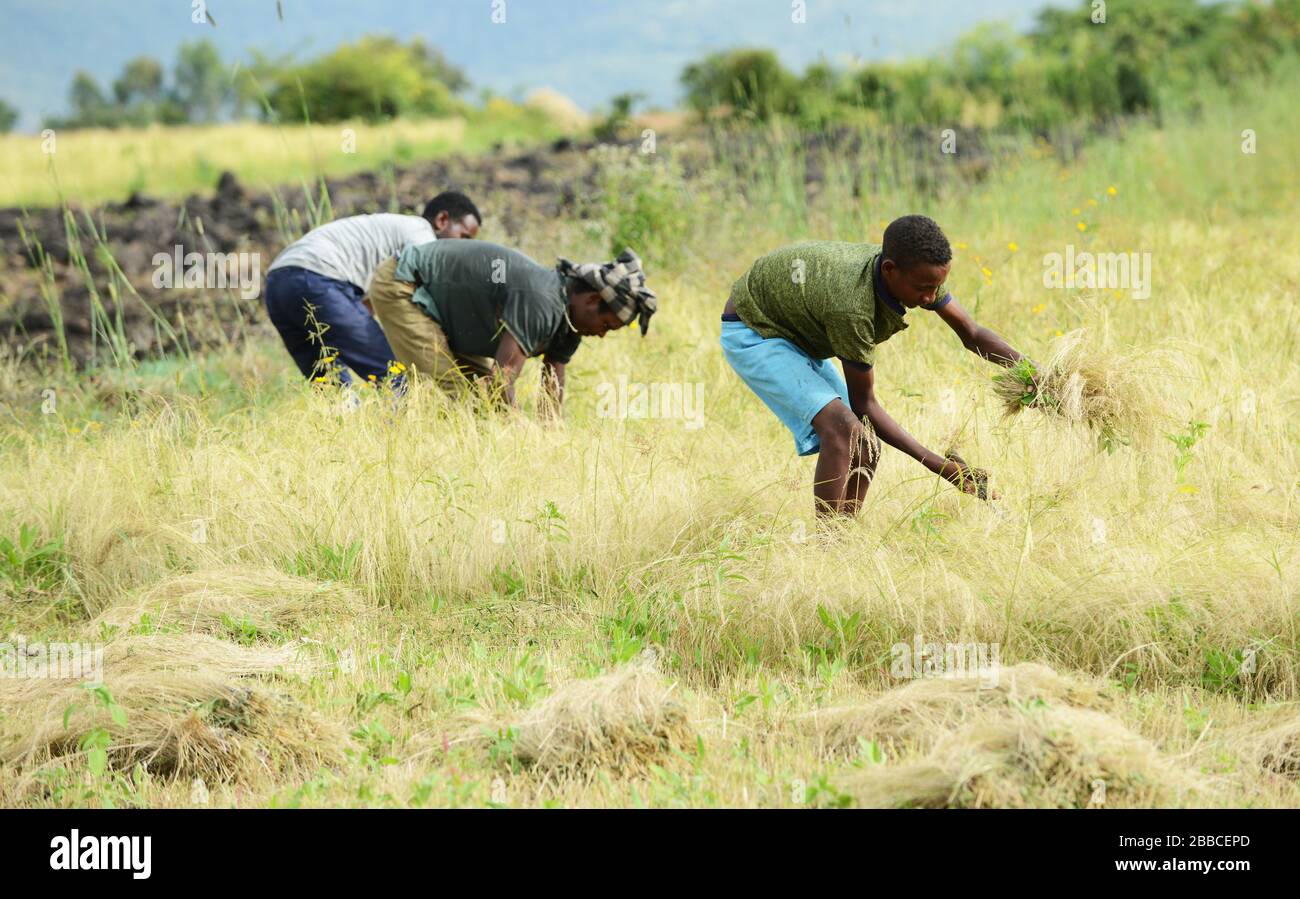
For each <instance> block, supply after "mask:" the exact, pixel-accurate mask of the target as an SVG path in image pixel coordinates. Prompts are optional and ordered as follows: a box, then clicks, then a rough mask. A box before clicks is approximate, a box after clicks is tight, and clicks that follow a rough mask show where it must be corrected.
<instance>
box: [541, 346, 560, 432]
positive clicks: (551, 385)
mask: <svg viewBox="0 0 1300 899" xmlns="http://www.w3.org/2000/svg"><path fill="white" fill-rule="evenodd" d="M563 406H564V363H563V362H555V361H552V360H551V359H548V358H545V357H543V358H542V402H541V408H540V411H541V414H542V418H544V419H548V420H555V419H558V418H559V417H560V410H561V409H562V408H563Z"/></svg>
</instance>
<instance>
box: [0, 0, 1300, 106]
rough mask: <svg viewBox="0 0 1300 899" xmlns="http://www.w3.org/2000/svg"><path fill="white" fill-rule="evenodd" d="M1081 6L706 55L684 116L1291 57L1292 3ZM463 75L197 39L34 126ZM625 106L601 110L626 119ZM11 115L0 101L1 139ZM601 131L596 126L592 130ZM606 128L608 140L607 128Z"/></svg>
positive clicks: (1138, 88) (1153, 101)
mask: <svg viewBox="0 0 1300 899" xmlns="http://www.w3.org/2000/svg"><path fill="white" fill-rule="evenodd" d="M1111 7H1112V9H1110V10H1107V5H1106V3H1105V2H1103V0H1082V2H1081V3H1079V4H1078V5H1077V6H1075V7H1074V8H1071V9H1062V8H1055V7H1053V8H1048V9H1044V10H1042V11H1041V12H1040V13H1039V14H1038V16H1037V19H1036V24H1035V26H1034V27H1033V28H1032V29H1031V30H1030V32H1029V33H1027V34H1019V33H1017V32H1015V31H1013V30H1012V29H1010V28H1009V27H1008V26H1005V25H998V24H982V25H979V26H977V27H976V28H974V29H972V30H971V31H969V32H967V33H966V34H965V35H964V36H963V37H962V38H960V39H959V40H958V41H957V42H956V44H955V45H954V46H952V47H951V48H949V49H947V50H945V51H943V52H940V53H936V54H933V55H932V56H930V57H927V58H919V59H909V60H905V61H902V62H890V63H868V64H863V65H857V66H851V67H836V66H832V65H830V64H828V63H825V62H819V63H815V64H813V65H811V66H809V67H807V69H805V71H804V72H803V73H802V74H796V73H794V72H792V71H790V70H788V69H787V68H785V66H784V65H782V63H781V61H780V58H779V57H778V56H777V54H776V53H775V52H774V51H772V50H769V49H738V50H729V51H724V52H718V53H713V54H710V55H708V56H706V57H704V58H703V59H701V60H699V61H697V62H694V63H691V64H690V65H688V66H686V68H685V69H684V71H683V72H682V74H681V83H682V86H683V88H684V91H685V98H686V104H687V106H688V107H690V108H691V109H693V110H695V111H696V112H697V113H699V115H700V116H701V117H703V118H706V119H715V118H719V117H721V118H725V119H730V120H750V121H768V120H771V119H774V118H790V119H794V120H796V121H798V122H799V123H800V124H803V125H807V126H813V127H820V126H826V125H831V124H836V123H852V122H864V123H867V124H872V123H890V124H900V125H919V124H935V123H952V124H960V125H962V126H966V127H970V126H979V127H989V128H996V127H1009V128H1024V129H1031V130H1036V131H1044V130H1047V129H1050V128H1052V127H1054V126H1056V125H1060V124H1063V123H1066V122H1079V121H1081V120H1083V121H1104V120H1107V119H1112V118H1115V117H1118V116H1123V115H1132V114H1142V113H1151V112H1157V113H1158V112H1159V108H1160V103H1161V97H1162V96H1163V95H1167V94H1169V93H1170V92H1173V93H1178V92H1181V93H1183V94H1184V95H1186V94H1189V93H1192V92H1194V91H1195V90H1196V88H1197V86H1198V85H1199V84H1202V83H1204V80H1205V79H1210V80H1212V81H1214V82H1216V83H1220V84H1229V83H1232V82H1234V81H1235V80H1238V79H1241V78H1244V77H1249V76H1250V75H1252V74H1255V73H1257V72H1259V71H1261V70H1263V69H1265V68H1266V67H1267V66H1269V65H1270V64H1271V63H1272V62H1273V61H1274V60H1275V59H1276V58H1277V57H1279V56H1280V55H1283V54H1294V53H1295V52H1296V51H1297V50H1300V0H1272V2H1266V0H1245V2H1220V3H1205V2H1201V0H1143V2H1142V3H1122V4H1121V3H1119V2H1114V3H1112V4H1111ZM469 86H470V84H469V80H468V79H467V78H466V76H465V73H464V72H463V71H462V70H461V69H459V68H457V67H456V66H454V65H452V64H451V63H450V62H448V61H447V59H446V58H445V57H444V56H443V55H442V53H441V52H440V51H439V50H437V49H436V48H434V47H431V46H429V45H428V44H426V43H424V42H423V41H422V40H420V39H419V38H416V39H414V40H411V41H409V42H406V43H403V42H401V41H398V40H397V39H395V38H392V37H384V36H366V37H362V38H360V39H359V40H357V41H355V42H352V43H346V44H343V45H341V46H339V47H337V48H335V49H334V50H332V51H330V52H328V53H325V54H323V55H321V56H319V57H316V58H314V59H310V60H307V61H303V62H298V61H295V60H293V59H292V58H290V57H282V58H272V57H268V56H265V55H262V54H259V53H254V54H253V59H252V61H251V62H249V63H247V64H243V65H229V64H227V63H225V62H223V61H222V59H221V58H220V56H219V54H218V52H217V50H216V48H215V47H214V46H213V45H212V44H211V43H210V42H208V41H198V42H194V43H188V44H183V45H182V46H181V47H180V48H179V49H178V51H177V54H176V59H175V61H174V63H173V65H172V68H171V73H170V78H168V77H167V73H166V72H165V70H164V67H163V65H162V63H160V62H159V61H158V60H156V59H153V58H151V57H148V56H141V57H137V58H136V59H133V60H131V61H130V62H128V63H127V64H126V65H125V66H124V67H123V69H122V72H121V74H119V75H118V77H117V78H116V79H114V80H113V82H112V83H111V85H109V87H108V88H107V89H105V88H102V87H101V86H100V85H99V84H98V83H97V82H96V80H95V79H94V78H93V77H92V76H91V75H89V74H88V73H86V72H78V73H77V74H76V75H75V76H74V78H73V81H72V86H71V88H70V89H69V92H68V107H69V112H68V114H67V115H65V116H60V117H56V118H52V119H49V120H47V122H46V125H47V126H49V127H56V128H57V127H61V128H85V127H109V128H112V127H120V126H127V125H131V126H139V125H148V124H153V123H158V124H164V125H173V124H186V123H202V122H214V121H221V120H226V119H234V118H244V117H248V116H250V115H252V116H257V117H259V118H262V119H263V120H274V121H288V122H300V121H305V120H311V121H316V122H333V121H341V120H344V119H364V120H368V121H379V120H384V119H390V118H399V117H436V116H447V115H453V114H456V113H459V112H463V111H464V110H465V109H466V103H465V101H464V99H463V95H464V94H465V92H466V91H467V89H468V88H469ZM638 98H639V95H635V94H621V95H619V96H618V97H616V98H615V99H614V101H613V107H612V109H613V111H612V112H611V113H610V115H609V117H608V119H607V120H606V121H607V122H614V121H621V120H622V119H626V117H627V115H628V114H629V112H630V110H631V106H632V103H633V102H635V100H636V99H638ZM16 120H17V113H16V111H14V110H13V109H12V108H11V107H9V106H7V105H5V104H4V103H3V102H0V131H4V130H8V129H9V128H11V127H12V126H13V124H14V123H15V121H16ZM602 127H605V126H602ZM608 127H611V128H612V127H613V126H608Z"/></svg>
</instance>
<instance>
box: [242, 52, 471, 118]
mask: <svg viewBox="0 0 1300 899" xmlns="http://www.w3.org/2000/svg"><path fill="white" fill-rule="evenodd" d="M440 74H442V75H443V76H444V77H446V73H445V71H443V70H441V69H440V68H439V66H438V64H437V63H436V61H435V60H434V59H433V58H431V56H430V53H429V51H428V49H427V48H426V47H425V45H424V44H423V43H421V42H419V41H414V42H412V43H410V44H402V43H399V42H398V41H397V40H396V39H394V38H391V37H363V38H361V39H360V40H358V41H357V42H355V43H352V44H344V45H342V46H340V47H338V48H337V49H335V50H334V51H332V52H330V53H327V54H326V55H324V56H321V57H319V58H317V59H314V60H312V61H310V62H307V63H304V64H302V65H298V66H287V67H284V68H280V69H278V70H277V71H275V72H274V73H273V74H272V81H271V86H270V88H269V90H268V91H267V102H268V103H269V105H270V107H271V109H272V111H273V112H274V113H275V114H276V115H278V116H279V117H280V118H281V119H283V120H286V121H303V120H306V119H310V120H311V121H316V122H337V121H342V120H344V119H364V120H366V121H371V122H375V121H382V120H384V119H392V118H397V117H399V116H410V117H429V116H445V115H450V114H453V113H455V112H458V111H459V110H460V104H459V103H458V101H457V100H456V99H455V97H454V96H453V95H452V89H451V87H449V86H448V84H447V83H445V82H444V81H441V80H439V77H438V76H439V75H440Z"/></svg>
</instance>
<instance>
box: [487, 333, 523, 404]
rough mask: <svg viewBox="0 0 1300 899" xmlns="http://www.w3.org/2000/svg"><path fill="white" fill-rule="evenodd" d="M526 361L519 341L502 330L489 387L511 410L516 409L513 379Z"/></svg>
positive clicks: (517, 375)
mask: <svg viewBox="0 0 1300 899" xmlns="http://www.w3.org/2000/svg"><path fill="white" fill-rule="evenodd" d="M527 359H528V357H527V356H525V355H524V348H523V347H521V346H520V345H519V341H517V340H515V338H514V335H513V334H511V333H510V332H509V331H505V330H503V331H502V332H501V343H500V344H498V345H497V354H496V363H497V364H496V368H495V369H493V372H492V385H491V386H492V388H493V390H494V391H499V393H500V396H501V398H502V400H503V401H504V402H505V404H506V405H507V406H509V407H510V408H511V409H516V408H518V406H517V405H516V403H515V379H517V378H518V377H519V373H520V372H521V371H523V368H524V362H525V361H526V360H527Z"/></svg>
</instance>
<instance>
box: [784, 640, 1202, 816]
mask: <svg viewBox="0 0 1300 899" xmlns="http://www.w3.org/2000/svg"><path fill="white" fill-rule="evenodd" d="M1114 708H1115V700H1114V699H1113V698H1112V697H1111V695H1110V691H1109V689H1108V688H1107V687H1106V685H1105V684H1104V683H1102V682H1100V681H1096V680H1092V679H1088V678H1075V677H1069V676H1066V675H1062V674H1059V673H1057V672H1055V671H1053V670H1052V669H1051V668H1048V667H1046V666H1045V665H1039V664H1033V663H1026V664H1021V665H1016V666H1013V667H1010V668H1002V669H997V676H996V678H993V677H989V678H988V679H985V680H981V679H980V678H977V677H961V678H957V677H952V678H931V679H924V680H918V681H915V682H912V683H909V684H907V685H905V686H902V687H898V688H896V689H893V690H890V691H888V692H886V693H884V694H882V695H880V696H878V697H876V698H875V699H873V700H871V701H870V702H868V703H866V704H864V705H861V706H856V707H841V708H838V709H829V710H826V711H822V712H817V713H815V714H812V715H807V716H805V717H804V719H803V721H804V722H805V724H807V725H808V726H810V729H811V732H812V733H813V734H814V735H815V736H816V737H817V739H818V740H819V742H820V743H821V748H822V751H823V753H826V754H829V755H831V756H840V757H843V756H845V755H847V754H849V753H850V752H856V751H857V748H858V746H859V745H860V741H863V740H865V741H873V742H875V743H877V744H879V745H881V746H883V747H884V748H885V752H886V758H887V759H888V760H889V761H888V762H887V763H886V764H884V765H874V766H870V767H867V768H864V769H861V770H859V771H856V772H854V773H853V774H851V775H848V776H847V777H846V779H845V781H844V788H845V790H846V792H848V793H849V794H850V795H852V796H854V797H855V799H856V800H857V802H858V804H859V805H862V806H866V807H872V808H882V807H884V808H897V807H917V808H944V807H952V808H1016V807H1026V806H1039V807H1041V806H1046V807H1065V808H1073V807H1083V806H1087V805H1090V804H1091V805H1132V806H1144V805H1152V804H1154V805H1168V804H1171V803H1175V802H1179V801H1185V798H1186V797H1187V796H1188V795H1189V794H1193V793H1194V794H1196V795H1202V794H1204V795H1209V787H1208V786H1207V785H1206V784H1205V783H1204V782H1203V781H1202V780H1201V779H1200V778H1199V776H1198V775H1196V774H1194V773H1193V772H1191V771H1189V770H1187V769H1185V768H1183V767H1181V766H1180V765H1178V764H1176V763H1175V762H1174V761H1172V760H1171V759H1168V758H1166V757H1165V756H1164V755H1162V754H1161V753H1160V751H1159V750H1158V749H1157V748H1156V747H1155V746H1154V745H1153V744H1152V743H1151V742H1150V741H1148V740H1147V739H1145V738H1144V737H1142V736H1140V735H1138V734H1135V733H1133V732H1132V731H1130V730H1129V729H1128V728H1127V727H1126V726H1125V725H1124V724H1123V722H1121V721H1120V720H1119V719H1118V718H1116V717H1115V716H1114V715H1112V714H1109V713H1108V711H1109V710H1113V709H1114ZM895 759H898V761H894V760H895Z"/></svg>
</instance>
